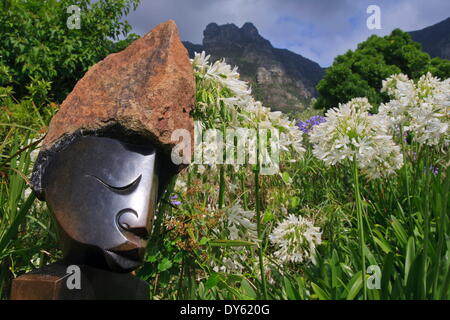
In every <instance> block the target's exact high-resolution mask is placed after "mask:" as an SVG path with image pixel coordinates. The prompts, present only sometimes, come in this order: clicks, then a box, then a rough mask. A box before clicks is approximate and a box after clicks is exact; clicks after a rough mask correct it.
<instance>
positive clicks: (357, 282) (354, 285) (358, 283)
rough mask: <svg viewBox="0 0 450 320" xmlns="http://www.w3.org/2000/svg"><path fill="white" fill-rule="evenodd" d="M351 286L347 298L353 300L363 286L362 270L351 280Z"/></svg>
mask: <svg viewBox="0 0 450 320" xmlns="http://www.w3.org/2000/svg"><path fill="white" fill-rule="evenodd" d="M349 286H351V287H350V290H349V291H348V294H347V300H353V299H354V298H355V297H356V296H357V294H358V293H359V292H360V291H361V288H362V277H361V271H360V272H358V273H356V274H355V275H354V276H353V278H352V280H350V283H349Z"/></svg>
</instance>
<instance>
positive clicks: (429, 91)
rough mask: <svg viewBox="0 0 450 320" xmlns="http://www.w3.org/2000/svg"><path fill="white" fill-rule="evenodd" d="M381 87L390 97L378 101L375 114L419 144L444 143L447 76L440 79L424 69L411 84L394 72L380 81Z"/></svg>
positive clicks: (449, 91) (449, 102) (449, 94)
mask: <svg viewBox="0 0 450 320" xmlns="http://www.w3.org/2000/svg"><path fill="white" fill-rule="evenodd" d="M381 91H382V92H386V93H387V94H388V95H389V96H390V97H391V99H392V100H391V101H389V102H388V103H386V104H381V105H380V109H379V114H380V115H385V116H387V117H388V119H390V121H391V124H392V125H393V126H394V127H396V128H400V127H402V129H403V132H410V133H411V134H412V136H413V140H414V141H416V142H418V143H419V144H424V145H429V146H434V145H439V144H444V145H447V144H448V142H449V122H450V114H449V111H450V79H447V80H445V81H441V80H439V79H438V78H436V77H433V76H432V75H431V73H427V74H426V75H423V76H422V77H421V78H420V79H419V81H418V82H417V84H414V82H413V81H412V80H410V79H408V77H407V76H406V75H404V74H398V75H394V76H391V77H389V78H388V79H386V80H385V81H383V88H382V90H381Z"/></svg>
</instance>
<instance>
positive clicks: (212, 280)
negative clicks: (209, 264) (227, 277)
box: [205, 272, 223, 290]
mask: <svg viewBox="0 0 450 320" xmlns="http://www.w3.org/2000/svg"><path fill="white" fill-rule="evenodd" d="M222 279H223V278H222V275H221V274H220V273H218V272H213V273H212V274H211V275H210V276H209V278H208V280H206V283H205V288H206V290H209V289H212V288H213V287H215V286H217V284H218V283H219V282H220V281H221V280H222Z"/></svg>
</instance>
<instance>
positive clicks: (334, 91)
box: [315, 29, 450, 109]
mask: <svg viewBox="0 0 450 320" xmlns="http://www.w3.org/2000/svg"><path fill="white" fill-rule="evenodd" d="M428 71H430V72H431V73H432V74H433V75H435V76H438V77H440V78H441V79H446V78H448V77H450V61H448V60H443V59H440V58H434V59H430V56H429V55H428V54H427V53H425V52H422V51H421V47H420V44H419V43H417V42H414V41H412V40H411V36H410V35H409V34H408V33H406V32H403V31H401V30H399V29H396V30H394V31H392V33H391V34H390V35H388V36H385V37H378V36H375V35H373V36H371V37H369V38H368V39H367V40H366V41H364V42H362V43H360V44H359V45H358V48H357V49H356V50H355V51H352V50H349V51H347V52H346V53H345V54H343V55H340V56H337V57H336V58H335V60H334V62H333V64H332V65H331V66H330V67H329V68H328V69H327V70H326V74H325V77H324V78H323V79H322V80H321V81H320V82H319V84H318V85H317V91H318V92H319V98H318V99H317V102H316V103H315V107H316V108H318V109H322V108H323V109H329V108H334V107H337V106H338V104H339V103H346V102H347V101H349V100H350V99H352V98H357V97H367V98H368V99H369V102H370V103H371V104H372V105H379V104H380V103H381V102H385V100H386V98H387V97H386V96H385V95H383V94H381V93H380V89H381V86H382V81H383V80H384V79H386V78H387V77H389V76H390V75H392V74H397V73H400V72H401V73H404V74H406V75H408V77H409V78H410V79H415V80H417V79H418V78H419V77H420V76H421V75H423V74H425V73H427V72H428Z"/></svg>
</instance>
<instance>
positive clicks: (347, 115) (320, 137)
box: [309, 98, 403, 179]
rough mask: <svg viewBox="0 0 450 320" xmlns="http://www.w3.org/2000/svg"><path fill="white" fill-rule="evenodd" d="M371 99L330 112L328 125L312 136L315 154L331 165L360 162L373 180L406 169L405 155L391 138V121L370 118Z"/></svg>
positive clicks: (375, 116)
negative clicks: (404, 163)
mask: <svg viewBox="0 0 450 320" xmlns="http://www.w3.org/2000/svg"><path fill="white" fill-rule="evenodd" d="M370 108H371V105H370V104H369V102H368V100H367V98H354V99H352V100H351V101H349V102H348V103H345V104H340V105H339V108H333V109H330V110H329V111H328V112H327V113H326V114H325V117H326V122H323V123H321V124H319V125H317V126H314V127H313V129H312V130H311V132H310V134H309V138H310V141H311V143H313V145H314V146H313V154H314V155H315V156H316V157H317V158H319V159H320V160H323V161H324V162H325V164H327V165H335V164H336V163H342V162H344V161H345V160H350V161H353V160H356V162H357V165H358V167H359V168H360V169H362V170H363V173H365V174H366V175H367V176H368V177H369V178H372V179H373V178H379V177H382V176H387V175H390V174H393V173H395V171H396V170H398V169H400V168H401V167H402V165H403V155H402V154H401V152H400V147H399V146H397V145H396V144H395V143H394V141H393V139H392V136H391V134H390V129H389V122H388V120H387V117H385V116H381V115H369V113H368V110H369V109H370Z"/></svg>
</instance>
